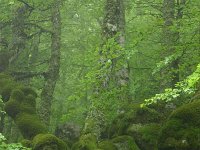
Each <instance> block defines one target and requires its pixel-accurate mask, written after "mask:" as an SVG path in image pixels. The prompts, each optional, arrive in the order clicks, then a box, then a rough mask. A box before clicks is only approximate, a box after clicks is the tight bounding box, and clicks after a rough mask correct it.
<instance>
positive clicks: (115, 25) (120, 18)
mask: <svg viewBox="0 0 200 150" xmlns="http://www.w3.org/2000/svg"><path fill="white" fill-rule="evenodd" d="M124 34H125V8H124V1H123V0H106V2H105V16H104V20H103V24H102V45H101V50H100V52H99V53H100V60H99V61H100V63H101V68H100V69H103V68H106V70H105V72H104V73H103V74H101V75H100V77H98V78H99V81H97V82H98V83H97V85H96V87H95V92H94V93H95V99H96V100H100V99H101V98H100V97H101V96H102V95H104V94H105V93H104V92H107V91H111V90H113V88H116V89H117V90H121V91H122V92H120V93H117V94H116V95H118V97H117V98H116V100H119V101H122V100H127V92H126V90H122V88H124V87H127V85H128V78H129V75H128V67H127V66H128V65H127V62H126V61H125V60H124V59H123V56H121V55H120V56H119V57H118V58H113V59H112V56H111V53H112V52H111V51H112V50H111V49H112V46H113V45H112V46H111V45H110V47H109V48H107V49H104V48H105V45H108V43H109V41H110V40H114V43H115V44H114V45H117V47H118V48H119V49H116V50H115V51H114V52H113V53H114V54H119V53H121V50H122V48H123V47H124V43H125V35H124ZM108 61H110V63H111V65H110V66H109V67H107V62H108ZM121 64H123V65H121ZM104 119H105V118H104V112H102V111H101V110H100V109H99V108H97V107H96V106H95V104H92V106H91V108H90V110H89V112H88V115H87V118H86V122H85V126H84V130H83V133H84V134H93V135H94V136H96V138H97V139H98V138H99V137H100V134H101V132H102V129H103V128H104V123H105V122H104Z"/></svg>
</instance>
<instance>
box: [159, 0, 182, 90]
mask: <svg viewBox="0 0 200 150" xmlns="http://www.w3.org/2000/svg"><path fill="white" fill-rule="evenodd" d="M176 5H177V7H178V9H177V14H176ZM183 5H185V0H177V1H175V0H164V1H163V19H164V26H163V46H164V51H163V52H162V54H161V56H163V58H165V57H167V56H170V55H173V54H176V53H177V51H176V48H175V46H176V45H177V44H178V42H179V39H180V33H179V31H178V29H179V28H180V26H181V25H180V24H179V20H180V19H181V18H182V16H183V12H182V11H183ZM176 21H177V26H175V22H176ZM161 78H162V80H163V81H162V83H161V89H162V90H163V89H165V88H166V87H174V86H175V84H176V83H177V82H179V57H177V58H176V59H175V60H172V62H171V64H170V65H169V66H168V67H167V69H165V70H164V71H162V72H161Z"/></svg>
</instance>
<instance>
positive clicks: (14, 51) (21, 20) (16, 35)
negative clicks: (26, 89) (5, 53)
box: [8, 5, 29, 64]
mask: <svg viewBox="0 0 200 150" xmlns="http://www.w3.org/2000/svg"><path fill="white" fill-rule="evenodd" d="M28 12H29V8H28V6H26V5H23V6H21V7H19V8H17V9H16V10H15V11H14V14H13V19H12V23H11V29H12V41H11V43H10V45H9V47H8V48H9V51H10V59H9V60H10V64H14V63H15V61H16V60H17V58H18V56H19V54H20V53H21V52H22V51H23V50H24V49H25V45H26V40H27V35H26V33H25V29H26V26H25V21H26V19H27V17H28Z"/></svg>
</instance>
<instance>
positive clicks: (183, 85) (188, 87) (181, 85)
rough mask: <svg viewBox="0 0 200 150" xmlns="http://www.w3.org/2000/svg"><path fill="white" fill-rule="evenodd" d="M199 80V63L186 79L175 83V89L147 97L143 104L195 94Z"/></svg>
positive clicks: (168, 100) (167, 100)
mask: <svg viewBox="0 0 200 150" xmlns="http://www.w3.org/2000/svg"><path fill="white" fill-rule="evenodd" d="M199 81H200V64H198V65H197V69H196V70H195V71H194V72H193V73H192V74H191V75H189V76H188V77H187V78H186V79H185V80H183V81H181V82H178V83H177V84H176V85H175V88H174V89H172V88H168V89H165V92H164V93H161V94H156V95H155V96H154V97H152V98H149V99H145V100H144V103H143V104H142V106H145V105H150V104H153V103H157V102H158V101H160V100H161V101H165V102H170V101H173V100H175V99H177V98H178V97H180V96H181V95H184V94H185V95H190V94H193V93H195V91H196V86H197V84H198V83H199Z"/></svg>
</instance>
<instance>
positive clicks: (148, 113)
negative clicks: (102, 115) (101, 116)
mask: <svg viewBox="0 0 200 150" xmlns="http://www.w3.org/2000/svg"><path fill="white" fill-rule="evenodd" d="M161 121H162V115H160V114H159V113H158V112H157V111H155V110H154V109H151V108H148V107H143V108H141V107H140V106H139V105H137V106H133V107H132V108H130V110H129V111H127V112H124V113H122V114H120V115H119V116H118V117H117V118H116V119H115V120H114V121H113V122H112V124H111V125H110V127H109V128H108V129H107V131H106V132H107V133H108V137H115V136H118V135H124V134H128V133H127V129H128V128H129V126H131V125H132V124H148V123H155V122H156V123H159V122H161Z"/></svg>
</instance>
